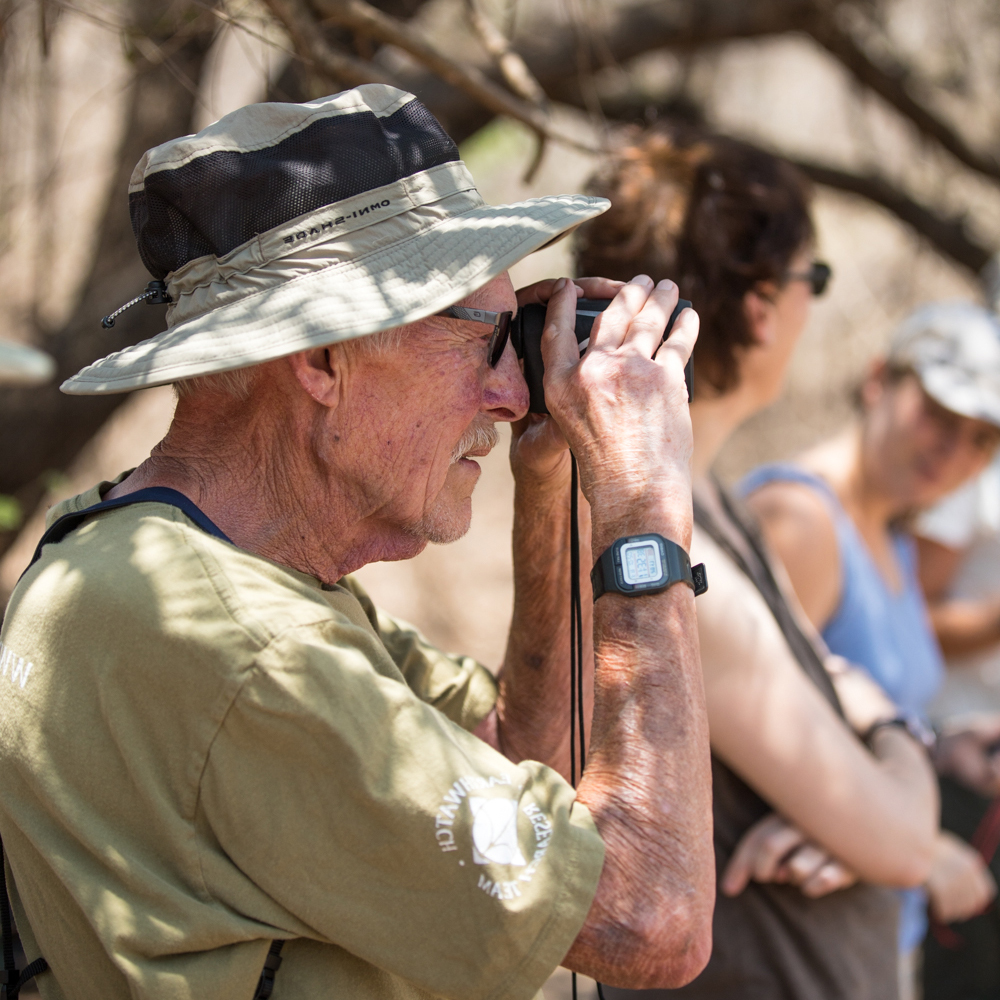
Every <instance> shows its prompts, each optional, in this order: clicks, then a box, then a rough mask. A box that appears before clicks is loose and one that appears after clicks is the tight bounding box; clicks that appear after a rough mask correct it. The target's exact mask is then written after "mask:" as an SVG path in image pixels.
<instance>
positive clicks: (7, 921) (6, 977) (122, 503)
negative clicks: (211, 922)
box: [0, 486, 285, 1000]
mask: <svg viewBox="0 0 1000 1000" xmlns="http://www.w3.org/2000/svg"><path fill="white" fill-rule="evenodd" d="M134 503H165V504H168V505H169V506H171V507H176V508H178V510H180V511H181V512H182V513H183V514H184V515H185V516H186V517H188V518H189V519H190V520H191V521H193V522H194V523H195V524H196V525H198V527H199V528H201V530H202V531H204V532H205V533H206V534H209V535H212V536H213V537H215V538H221V539H222V541H224V542H230V544H232V541H231V539H230V538H229V537H228V536H227V535H226V534H224V533H223V531H222V529H221V528H219V526H218V525H217V524H216V523H215V522H214V521H212V520H211V519H210V518H209V517H207V516H206V515H205V513H204V512H203V511H202V510H200V509H199V508H198V507H197V506H196V505H195V504H194V503H193V502H192V501H191V500H190V499H189V498H188V497H186V496H184V494H183V493H181V492H179V491H178V490H172V489H170V488H169V487H166V486H150V487H148V488H147V489H144V490H136V491H135V493H128V494H126V495H125V496H123V497H117V498H116V499H114V500H102V501H101V502H100V503H95V504H94V505H93V506H92V507H87V508H85V509H84V510H78V511H76V512H75V513H72V514H64V515H63V516H62V517H60V518H59V520H58V521H55V522H53V524H52V526H51V527H50V528H49V529H48V530H47V531H46V532H45V534H44V535H42V540H41V541H40V542H39V543H38V546H37V548H36V549H35V554H34V555H33V556H32V557H31V562H30V563H29V564H28V569H30V568H31V567H32V566H34V564H35V563H36V562H37V561H38V559H39V557H40V556H41V554H42V547H43V546H45V545H48V544H50V543H51V542H61V541H62V540H63V539H64V538H65V537H66V536H67V535H68V534H69V533H70V532H71V531H74V530H75V529H76V528H78V527H79V526H80V525H81V524H83V522H84V521H85V520H86V519H87V518H88V517H90V516H91V515H92V514H99V513H100V512H101V511H105V510H114V509H115V508H117V507H128V506H131V505H132V504H134ZM27 571H28V570H27V569H26V570H25V571H24V572H25V573H27ZM22 575H23V574H22ZM2 850H3V841H2V840H0V877H2V881H0V909H2V910H3V913H2V914H0V917H2V923H3V973H2V974H0V975H2V978H0V984H3V992H2V996H3V1000H15V998H16V997H17V995H18V993H19V992H20V990H21V986H22V985H23V984H24V983H26V982H27V981H28V980H29V979H31V978H32V977H33V976H37V975H38V974H39V973H40V972H45V971H46V970H47V969H48V967H49V963H48V962H46V961H45V959H44V958H36V959H35V960H34V962H32V963H31V964H30V965H28V966H26V967H25V968H23V969H22V970H21V971H20V972H18V971H17V968H16V967H15V966H16V963H15V961H14V927H13V921H12V919H11V912H10V901H9V900H8V898H7V873H6V871H4V870H3V864H2V861H3V857H2ZM284 944H285V942H284V941H281V940H276V941H272V942H271V947H270V948H269V949H268V952H267V958H266V959H265V960H264V968H263V969H262V970H261V973H260V979H259V980H258V981H257V989H256V990H255V991H254V995H253V1000H268V997H270V995H271V993H272V991H273V990H274V977H275V975H276V974H277V971H278V969H279V968H280V966H281V949H282V947H284Z"/></svg>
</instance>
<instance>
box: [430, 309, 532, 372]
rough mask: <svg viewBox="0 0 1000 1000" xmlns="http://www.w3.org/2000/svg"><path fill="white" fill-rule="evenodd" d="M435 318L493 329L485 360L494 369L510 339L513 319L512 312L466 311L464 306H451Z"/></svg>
mask: <svg viewBox="0 0 1000 1000" xmlns="http://www.w3.org/2000/svg"><path fill="white" fill-rule="evenodd" d="M435 315H436V316H450V317H451V318H452V319H467V320H471V321H472V322H473V323H485V324H486V325H487V326H492V327H493V336H492V337H490V346H489V348H488V349H487V360H488V361H489V364H490V368H496V366H497V365H498V364H500V359H501V358H502V357H503V351H504V348H505V347H506V346H507V340H508V339H509V338H510V321H511V320H512V319H513V318H514V314H513V313H512V312H502V313H495V312H487V311H486V310H485V309H467V308H466V307H465V306H452V307H451V308H450V309H442V310H441V312H439V313H435Z"/></svg>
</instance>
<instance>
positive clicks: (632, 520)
mask: <svg viewBox="0 0 1000 1000" xmlns="http://www.w3.org/2000/svg"><path fill="white" fill-rule="evenodd" d="M576 297H577V296H576V290H575V286H574V285H573V283H572V282H570V281H568V279H561V283H557V285H556V286H555V287H554V290H553V293H552V296H551V298H550V299H549V305H548V312H547V315H546V319H545V330H544V333H543V334H542V356H543V358H544V359H545V379H544V384H545V401H546V404H547V405H548V408H549V411H550V413H551V414H552V416H553V417H554V419H555V422H556V423H557V424H558V425H559V428H560V430H561V431H562V433H563V435H564V436H565V438H566V440H567V441H568V442H569V445H570V447H571V448H572V450H573V454H574V455H576V458H577V461H578V463H579V466H580V486H581V489H582V490H583V494H584V496H585V497H586V498H587V500H588V501H589V502H590V504H591V506H592V508H593V518H594V522H593V525H594V551H595V553H600V552H603V551H604V549H606V548H607V547H608V546H609V545H610V544H611V543H612V542H613V541H614V540H615V539H616V538H618V537H620V536H623V535H628V534H635V533H638V532H640V531H658V532H659V533H660V534H663V535H665V536H666V537H668V538H671V539H672V540H673V541H676V542H678V543H679V544H680V545H682V546H683V547H684V548H685V549H687V548H689V547H690V538H691V450H692V435H691V418H690V414H689V412H688V407H687V405H686V403H687V386H686V384H685V382H684V365H685V364H686V363H687V360H688V358H689V357H690V355H691V351H692V350H693V349H694V344H695V340H697V336H698V316H697V314H696V313H695V312H694V311H693V310H685V311H684V312H683V313H682V314H681V316H680V318H679V319H678V320H677V323H676V324H675V327H674V330H673V331H672V332H671V335H670V337H669V338H668V339H667V340H666V341H665V342H663V343H662V346H661V341H662V338H663V331H664V330H665V329H666V326H667V322H668V321H669V319H670V315H671V313H672V312H673V309H674V306H675V305H676V304H677V286H676V285H675V284H674V283H673V282H672V281H661V282H660V283H659V284H658V285H656V286H655V287H654V285H653V282H652V280H651V279H650V278H648V277H646V276H645V275H640V276H639V277H637V278H633V280H632V281H630V282H628V283H627V284H625V285H623V286H622V287H621V288H620V290H619V291H618V294H617V295H616V296H615V298H614V299H613V300H612V302H611V304H610V305H609V306H608V308H607V309H606V310H605V311H604V312H603V313H602V314H601V315H600V317H598V319H597V320H596V321H595V323H594V328H593V332H592V333H591V337H590V345H589V347H588V348H587V352H586V354H584V356H583V357H582V358H581V357H580V352H579V348H578V346H577V341H576V337H575V335H574V332H573V330H574V326H575V320H576V316H575V312H576ZM654 355H655V357H654Z"/></svg>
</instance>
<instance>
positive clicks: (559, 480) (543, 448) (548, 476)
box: [510, 278, 624, 492]
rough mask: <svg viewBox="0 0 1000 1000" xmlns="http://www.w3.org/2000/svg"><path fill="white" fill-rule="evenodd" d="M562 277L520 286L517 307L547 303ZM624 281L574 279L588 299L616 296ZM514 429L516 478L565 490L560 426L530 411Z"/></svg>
mask: <svg viewBox="0 0 1000 1000" xmlns="http://www.w3.org/2000/svg"><path fill="white" fill-rule="evenodd" d="M559 280H560V279H557V278H548V279H546V280H545V281H536V282H535V283H534V284H533V285H528V286H526V287H525V288H520V289H518V291H517V307H518V309H523V308H524V307H525V306H526V305H528V304H537V305H546V304H547V303H548V302H549V300H550V299H551V298H552V295H553V292H554V291H555V288H556V285H557V284H559ZM562 280H567V279H562ZM623 284H624V282H623V281H612V280H611V279H610V278H577V279H576V280H575V281H574V282H573V285H575V287H576V289H577V291H576V293H575V294H576V297H577V298H587V299H613V298H614V297H615V295H616V294H617V293H618V290H619V289H620V288H621V287H622V285H623ZM574 311H575V306H574ZM574 322H575V321H574ZM511 430H512V432H513V436H512V439H511V444H510V463H511V468H512V470H513V472H514V475H515V477H517V478H519V479H520V478H523V477H524V476H531V477H532V478H533V479H534V480H535V481H536V482H537V483H538V484H540V485H545V486H550V487H552V488H553V489H558V490H561V491H563V492H564V491H565V489H567V488H568V483H569V475H570V468H569V445H568V444H567V443H566V438H565V437H564V436H563V433H562V431H561V430H560V429H559V425H558V424H557V423H556V422H555V421H554V420H553V419H552V418H551V417H550V416H547V415H546V414H544V413H529V414H527V416H525V418H524V419H523V420H518V421H516V422H515V423H513V424H512V425H511Z"/></svg>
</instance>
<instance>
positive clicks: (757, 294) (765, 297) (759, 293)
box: [743, 281, 777, 347]
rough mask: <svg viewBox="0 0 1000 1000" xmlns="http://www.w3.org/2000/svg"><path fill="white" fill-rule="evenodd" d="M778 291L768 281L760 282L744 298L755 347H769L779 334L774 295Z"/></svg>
mask: <svg viewBox="0 0 1000 1000" xmlns="http://www.w3.org/2000/svg"><path fill="white" fill-rule="evenodd" d="M776 293H777V289H776V288H774V286H773V285H772V284H771V282H768V281H762V282H759V283H758V284H757V285H755V286H754V287H753V288H751V289H750V291H749V292H746V293H745V294H744V296H743V315H744V317H745V318H746V321H747V327H748V328H749V330H750V339H751V341H752V345H753V347H769V346H770V345H771V344H772V343H774V338H775V336H776V334H777V329H776V325H775V310H774V295H775V294H776Z"/></svg>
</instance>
